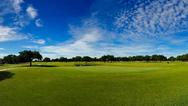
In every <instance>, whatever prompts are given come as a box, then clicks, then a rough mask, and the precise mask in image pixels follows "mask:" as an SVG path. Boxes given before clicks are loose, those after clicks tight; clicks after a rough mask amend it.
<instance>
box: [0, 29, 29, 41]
mask: <svg viewBox="0 0 188 106" xmlns="http://www.w3.org/2000/svg"><path fill="white" fill-rule="evenodd" d="M26 38H27V37H26V36H25V35H24V34H22V33H19V31H18V29H16V28H11V27H7V26H0V42H5V41H15V40H22V39H26Z"/></svg>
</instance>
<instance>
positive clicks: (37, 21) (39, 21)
mask: <svg viewBox="0 0 188 106" xmlns="http://www.w3.org/2000/svg"><path fill="white" fill-rule="evenodd" d="M35 25H36V26H37V27H43V24H42V21H41V19H37V20H35Z"/></svg>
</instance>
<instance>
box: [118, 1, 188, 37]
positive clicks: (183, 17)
mask: <svg viewBox="0 0 188 106" xmlns="http://www.w3.org/2000/svg"><path fill="white" fill-rule="evenodd" d="M139 1H140V0H139ZM187 18H188V2H187V0H153V1H150V0H149V1H145V2H140V3H138V4H136V5H135V7H134V8H132V9H131V10H127V9H125V10H122V11H121V12H120V13H119V15H118V16H117V17H116V22H115V25H116V26H117V28H118V29H122V30H123V31H122V32H123V33H124V34H125V35H126V36H128V37H159V36H161V35H163V36H164V35H170V34H172V33H175V32H180V31H183V30H185V29H187V27H188V19H187Z"/></svg>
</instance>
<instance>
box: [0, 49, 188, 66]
mask: <svg viewBox="0 0 188 106" xmlns="http://www.w3.org/2000/svg"><path fill="white" fill-rule="evenodd" d="M32 61H42V62H97V61H101V62H113V61H147V62H149V61H188V54H184V55H179V56H176V57H173V56H171V57H169V58H167V57H166V56H164V55H151V56H149V55H146V56H142V55H138V56H127V57H115V56H113V55H104V56H101V57H99V58H97V57H94V58H93V57H90V56H75V57H72V58H66V57H60V58H56V59H50V58H49V57H45V58H44V59H43V57H42V55H41V54H40V53H39V52H38V51H28V50H24V51H21V52H19V55H12V54H11V55H7V56H5V57H3V58H0V64H18V63H25V62H29V63H30V66H31V65H32Z"/></svg>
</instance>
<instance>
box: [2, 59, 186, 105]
mask: <svg viewBox="0 0 188 106" xmlns="http://www.w3.org/2000/svg"><path fill="white" fill-rule="evenodd" d="M39 64H40V66H41V67H40V66H34V67H32V68H30V67H26V66H25V65H14V66H11V65H5V66H0V69H5V68H9V69H8V71H5V72H0V77H3V78H0V106H123V105H125V106H186V105H188V63H178V62H174V63H169V64H167V63H166V62H162V63H139V62H134V63H96V66H80V67H76V66H74V63H35V65H39ZM42 64H45V65H43V66H42ZM13 67H16V69H15V68H13Z"/></svg>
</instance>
